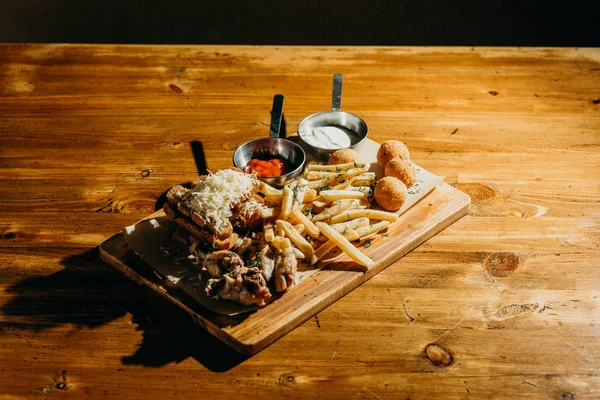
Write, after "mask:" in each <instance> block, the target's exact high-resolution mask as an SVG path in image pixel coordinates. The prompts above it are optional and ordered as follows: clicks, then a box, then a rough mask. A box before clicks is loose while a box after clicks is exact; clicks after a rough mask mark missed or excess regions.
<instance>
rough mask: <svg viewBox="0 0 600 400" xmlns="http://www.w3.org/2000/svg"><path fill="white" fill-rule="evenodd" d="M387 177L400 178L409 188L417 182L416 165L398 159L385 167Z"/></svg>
mask: <svg viewBox="0 0 600 400" xmlns="http://www.w3.org/2000/svg"><path fill="white" fill-rule="evenodd" d="M385 176H393V177H394V178H398V179H400V180H401V181H402V183H404V184H405V185H406V187H407V188H409V187H411V186H412V185H414V184H415V181H416V180H417V170H416V168H415V165H414V164H413V163H412V162H410V161H409V160H404V159H402V158H400V157H396V158H394V159H392V160H391V161H390V162H388V163H387V165H386V166H385Z"/></svg>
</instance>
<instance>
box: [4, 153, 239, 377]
mask: <svg viewBox="0 0 600 400" xmlns="http://www.w3.org/2000/svg"><path fill="white" fill-rule="evenodd" d="M190 146H191V150H192V155H193V157H194V160H195V162H196V167H197V169H198V174H200V175H202V174H205V173H206V171H207V167H206V161H205V157H204V150H203V147H202V143H200V142H190ZM165 200H166V192H165V193H163V195H162V196H160V198H159V199H158V200H157V204H156V209H157V210H158V209H161V208H162V206H163V204H164V202H165ZM61 264H62V265H63V266H64V267H65V268H64V269H63V270H61V271H59V272H56V273H54V274H52V275H50V276H36V277H32V278H27V279H24V280H22V281H20V282H18V283H17V284H15V285H13V286H11V287H8V288H7V289H6V293H7V294H9V295H12V296H13V297H12V298H11V300H9V301H8V302H7V303H5V304H4V306H3V307H2V309H1V310H0V311H1V312H2V313H3V314H4V315H6V316H14V317H20V318H19V323H18V325H16V328H18V329H27V330H32V331H43V330H45V329H49V328H52V327H56V326H60V325H63V324H72V325H74V326H76V327H78V328H96V327H99V326H102V325H104V324H107V323H109V322H111V321H114V320H116V319H118V318H121V317H123V316H124V315H126V314H127V313H130V314H131V315H132V321H133V322H134V323H135V324H137V326H138V328H137V329H138V330H140V331H142V332H143V334H142V335H143V339H142V343H141V344H140V346H139V348H138V349H137V351H136V352H135V353H134V354H132V355H130V356H127V357H124V358H123V359H122V362H123V364H132V365H144V366H148V367H160V366H163V365H166V364H169V363H171V362H181V361H183V360H185V359H187V358H189V357H192V358H194V359H195V360H197V361H198V362H199V363H201V364H202V365H204V366H205V367H206V368H208V369H209V370H211V371H215V372H223V371H227V370H229V369H231V368H233V367H235V366H236V365H238V364H240V363H241V362H243V361H244V360H246V359H247V358H248V356H246V355H242V354H240V353H238V352H236V351H235V350H233V349H231V348H230V347H228V346H227V345H225V344H224V343H222V342H221V341H219V340H218V339H216V338H215V337H213V336H212V335H210V334H209V333H207V332H206V331H205V330H203V329H202V328H200V327H199V326H198V325H196V324H195V323H194V322H193V320H192V318H191V317H190V316H189V315H188V314H187V313H186V312H185V311H183V310H182V309H180V308H179V307H177V306H176V305H175V304H173V303H170V302H169V301H167V300H166V299H164V298H163V297H162V296H159V295H158V294H156V293H155V292H153V291H152V290H151V289H149V288H147V287H145V286H138V285H136V284H135V283H133V282H132V281H130V280H129V279H127V278H126V277H125V276H123V275H122V274H121V273H120V272H118V271H117V270H115V269H114V268H112V267H110V266H109V265H107V264H106V263H104V262H103V261H102V260H101V259H100V254H99V250H98V248H95V249H92V250H89V251H87V252H85V253H82V254H78V255H73V256H69V257H67V258H65V259H64V260H62V262H61ZM1 325H2V324H1V323H0V327H1ZM12 327H15V326H14V325H13V326H11V328H12Z"/></svg>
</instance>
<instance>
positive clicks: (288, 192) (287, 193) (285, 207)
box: [279, 186, 294, 219]
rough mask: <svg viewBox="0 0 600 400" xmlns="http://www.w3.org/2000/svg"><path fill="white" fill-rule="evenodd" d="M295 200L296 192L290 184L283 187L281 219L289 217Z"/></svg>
mask: <svg viewBox="0 0 600 400" xmlns="http://www.w3.org/2000/svg"><path fill="white" fill-rule="evenodd" d="M293 202H294V192H292V189H290V188H289V186H284V187H283V199H282V200H281V212H280V213H279V219H287V217H288V216H289V215H290V211H291V210H292V203H293Z"/></svg>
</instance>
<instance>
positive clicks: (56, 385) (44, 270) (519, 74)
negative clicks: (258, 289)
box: [0, 44, 600, 399]
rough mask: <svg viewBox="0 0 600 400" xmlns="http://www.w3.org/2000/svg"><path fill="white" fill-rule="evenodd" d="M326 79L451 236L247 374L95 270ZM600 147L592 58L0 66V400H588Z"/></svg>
mask: <svg viewBox="0 0 600 400" xmlns="http://www.w3.org/2000/svg"><path fill="white" fill-rule="evenodd" d="M335 72H341V73H343V74H344V75H345V86H344V101H343V104H342V106H343V109H345V110H347V111H349V112H353V113H356V114H358V115H360V116H361V117H363V118H364V119H365V120H366V121H367V123H368V124H369V131H370V137H371V138H372V139H374V140H376V141H378V142H381V141H383V140H387V139H392V138H395V139H399V140H402V141H404V142H405V143H406V144H407V145H408V146H409V148H410V149H411V154H412V157H413V158H414V159H415V161H416V162H417V163H418V164H419V165H421V166H423V167H424V168H426V169H427V170H430V171H432V172H433V173H436V174H439V175H444V176H446V180H445V181H446V182H447V183H448V184H450V185H452V186H455V187H456V188H458V189H460V190H462V191H464V192H466V193H467V194H469V196H470V197H471V198H472V200H473V204H472V208H471V212H470V215H468V216H467V217H465V218H462V219H461V220H459V221H457V222H456V223H455V224H453V225H452V226H450V227H449V228H447V229H445V230H444V231H443V232H441V233H440V234H439V235H436V236H435V237H433V238H431V239H430V240H428V241H427V242H426V243H424V244H423V245H421V246H419V247H418V248H416V249H415V250H414V251H412V252H411V253H409V254H407V255H406V256H405V257H403V258H402V259H401V260H399V261H398V262H395V263H393V264H391V265H390V266H389V267H388V268H386V269H385V270H383V271H382V272H380V273H379V274H377V275H375V276H373V277H372V278H371V279H370V280H368V281H367V282H365V283H364V284H362V285H361V286H360V287H359V288H357V289H356V290H354V291H352V292H351V293H349V294H347V295H346V296H344V297H343V298H341V299H340V300H338V301H337V302H335V303H334V304H332V305H331V306H329V307H327V308H326V309H324V310H322V311H320V312H319V313H318V314H316V315H315V317H313V318H311V319H310V320H308V321H306V322H305V323H304V324H302V325H300V326H299V327H298V328H297V329H294V330H293V331H291V332H290V333H288V334H287V335H285V336H284V337H283V338H281V339H280V340H278V341H277V342H276V343H274V344H273V345H271V346H269V347H267V348H265V349H264V350H263V351H261V352H260V353H258V354H256V355H254V356H252V357H245V356H241V355H240V354H239V353H237V352H236V351H234V350H231V349H230V348H229V347H228V346H226V345H223V344H222V343H220V341H218V340H216V339H214V338H213V337H212V336H211V335H209V334H207V333H206V332H205V331H204V330H203V329H201V328H199V327H196V325H195V324H194V322H193V321H192V320H191V319H190V318H189V316H188V314H187V313H185V311H183V310H180V309H179V308H178V307H177V306H175V305H173V304H171V303H170V302H169V301H167V300H165V299H164V298H163V297H162V296H159V295H157V294H155V293H154V292H153V291H152V290H150V289H148V288H145V287H143V286H138V285H136V284H135V283H133V282H131V281H130V280H129V279H127V278H125V277H123V276H122V274H121V273H119V272H118V271H116V270H114V268H112V267H110V266H108V265H106V264H105V263H104V262H103V261H102V260H101V259H100V256H99V251H98V249H97V246H98V245H99V244H100V243H102V242H103V241H104V240H106V239H108V238H110V237H111V236H113V235H114V234H115V233H117V232H119V231H120V230H121V229H122V227H123V226H127V225H130V224H132V223H134V222H135V221H137V220H139V219H141V218H143V217H145V216H146V215H148V214H150V213H152V212H153V211H154V210H155V209H157V206H158V205H159V204H160V202H161V196H162V195H163V194H164V191H165V190H167V189H168V188H169V187H170V186H172V185H173V184H175V183H181V182H186V181H189V180H190V179H191V178H192V177H193V176H194V175H195V174H196V173H197V167H196V162H195V161H194V155H193V154H192V151H191V146H190V142H192V141H199V142H201V144H202V147H203V149H204V155H205V163H206V166H207V167H208V168H209V169H211V170H216V169H219V168H225V167H228V166H229V165H230V164H231V155H232V152H233V150H234V149H235V148H236V147H237V146H238V145H239V144H240V143H243V142H245V141H246V140H248V139H249V138H257V137H262V136H265V135H266V133H267V132H268V124H269V117H270V116H269V109H270V105H271V99H272V96H273V95H274V94H275V93H283V94H285V96H286V107H285V110H284V116H285V122H286V129H287V132H289V133H293V132H295V130H296V128H297V125H298V123H299V122H300V121H301V120H302V118H304V117H305V116H306V115H308V114H310V113H313V112H316V111H321V110H325V109H327V108H328V107H329V100H328V98H329V95H330V83H331V75H332V74H333V73H335ZM599 132H600V51H599V50H598V49H582V48H580V49H576V48H573V49H558V48H554V49H545V48H389V47H383V48H378V47H355V48H353V47H341V48H337V47H335V48H333V47H285V46H282V47H263V46H254V47H243V46H114V45H111V46H96V45H94V46H90V45H65V44H44V45H42V44H40V45H10V44H7V45H0V200H2V204H3V212H2V213H0V310H1V311H0V329H1V331H0V341H1V342H0V344H1V345H0V360H2V362H1V363H0V364H1V365H0V397H2V398H11V399H12V398H34V397H38V396H45V395H47V394H52V395H62V396H65V397H77V398H81V397H86V398H123V397H126V398H132V399H136V398H147V397H148V395H149V394H150V393H151V395H152V396H153V397H159V396H160V397H165V398H173V397H175V398H176V397H189V396H201V397H207V398H215V399H219V398H232V397H235V398H250V397H256V396H257V395H260V396H264V397H265V398H327V399H348V398H374V399H377V398H381V399H388V398H389V399H397V398H412V399H417V398H463V397H475V398H507V397H519V398H555V399H570V398H576V399H581V398H597V397H598V396H600V379H599V378H598V362H599V360H600V345H599V344H598V343H600V341H599V336H600V321H599V318H600V317H599V315H598V310H599V309H600V300H599V299H600V293H599V286H598V282H600V261H599V260H600V229H599V218H600V214H599V212H598V210H599V209H600V208H599V205H600V184H599V183H598V182H600V179H599V178H600V176H599V171H600V152H599V149H600V135H599ZM157 203H159V204H157Z"/></svg>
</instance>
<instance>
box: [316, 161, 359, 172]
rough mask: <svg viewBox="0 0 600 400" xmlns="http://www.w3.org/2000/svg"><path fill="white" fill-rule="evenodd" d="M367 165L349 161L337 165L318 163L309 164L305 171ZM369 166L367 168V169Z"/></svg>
mask: <svg viewBox="0 0 600 400" xmlns="http://www.w3.org/2000/svg"><path fill="white" fill-rule="evenodd" d="M365 166H368V164H365V163H358V162H351V163H347V164H337V165H320V164H310V165H308V166H307V168H306V170H307V171H330V172H342V171H348V170H349V169H351V168H364V167H365ZM368 169H369V168H367V170H368Z"/></svg>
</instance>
